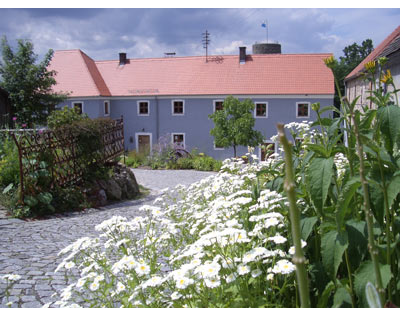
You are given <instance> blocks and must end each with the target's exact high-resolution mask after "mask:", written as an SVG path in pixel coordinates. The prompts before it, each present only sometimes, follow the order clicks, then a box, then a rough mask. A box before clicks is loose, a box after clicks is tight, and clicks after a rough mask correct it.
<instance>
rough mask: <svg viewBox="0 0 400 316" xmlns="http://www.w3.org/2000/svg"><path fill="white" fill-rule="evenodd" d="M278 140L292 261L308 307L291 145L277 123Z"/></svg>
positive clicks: (308, 299)
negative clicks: (282, 164)
mask: <svg viewBox="0 0 400 316" xmlns="http://www.w3.org/2000/svg"><path fill="white" fill-rule="evenodd" d="M277 128H278V136H279V141H280V143H281V144H282V146H283V149H284V152H285V173H286V175H285V183H284V185H283V187H284V189H285V192H286V194H287V197H288V200H289V210H290V212H289V213H290V222H291V228H292V235H293V242H294V247H295V253H294V256H293V263H294V264H295V265H296V276H297V282H298V284H299V292H300V302H301V307H303V308H309V307H310V298H309V291H308V278H307V270H306V266H305V264H306V258H305V257H304V254H303V250H302V248H301V232H300V212H299V210H298V208H297V204H296V192H295V181H294V172H293V161H292V145H291V144H290V143H289V141H288V139H287V138H286V135H285V130H284V125H283V124H278V125H277Z"/></svg>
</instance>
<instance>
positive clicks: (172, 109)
mask: <svg viewBox="0 0 400 316" xmlns="http://www.w3.org/2000/svg"><path fill="white" fill-rule="evenodd" d="M174 102H182V107H183V108H182V110H183V113H174ZM171 113H172V115H173V116H183V115H185V100H178V99H175V100H172V101H171Z"/></svg>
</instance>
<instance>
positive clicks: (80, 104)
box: [72, 101, 84, 114]
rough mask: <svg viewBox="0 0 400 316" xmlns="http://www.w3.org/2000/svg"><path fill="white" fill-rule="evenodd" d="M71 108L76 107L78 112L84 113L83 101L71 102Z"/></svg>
mask: <svg viewBox="0 0 400 316" xmlns="http://www.w3.org/2000/svg"><path fill="white" fill-rule="evenodd" d="M72 108H74V109H76V110H77V111H78V114H82V113H84V108H83V102H82V101H76V102H72Z"/></svg>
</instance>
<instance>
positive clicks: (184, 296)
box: [56, 160, 306, 307]
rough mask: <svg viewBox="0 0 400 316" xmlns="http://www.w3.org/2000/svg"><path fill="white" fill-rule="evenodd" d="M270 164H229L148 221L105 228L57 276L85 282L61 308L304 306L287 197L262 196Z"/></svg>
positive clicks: (75, 250)
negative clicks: (259, 186)
mask: <svg viewBox="0 0 400 316" xmlns="http://www.w3.org/2000/svg"><path fill="white" fill-rule="evenodd" d="M270 164H271V161H268V162H262V163H251V164H246V165H244V164H243V162H242V161H239V160H226V161H225V162H224V165H223V168H222V171H221V172H219V173H218V174H217V175H215V176H211V177H208V178H206V179H204V180H202V181H200V182H198V183H195V184H193V185H191V186H190V187H189V188H188V189H185V188H184V187H181V186H178V187H177V188H175V189H174V190H172V191H168V192H165V193H164V194H163V196H162V197H160V198H158V199H157V200H156V201H155V203H154V205H151V206H150V205H148V206H143V207H142V208H141V210H142V211H143V212H145V216H142V217H136V218H135V219H133V220H131V221H128V220H126V219H125V218H122V217H119V216H118V217H113V218H111V219H110V220H108V221H105V222H103V223H102V224H100V225H98V226H97V227H96V230H97V231H99V233H100V236H99V238H93V239H90V238H83V239H80V240H78V241H77V242H76V243H74V244H73V245H70V246H68V247H67V248H65V249H64V250H62V251H61V253H60V254H62V255H67V257H66V258H65V260H64V261H63V262H62V263H61V264H60V266H59V267H58V268H57V270H60V269H66V270H71V271H74V273H73V274H77V272H79V273H78V274H79V275H80V278H78V279H76V280H75V281H74V283H72V284H71V285H70V286H68V288H66V289H65V290H64V291H63V294H62V300H60V301H58V302H56V303H57V304H58V305H60V306H68V305H71V304H73V303H74V302H76V303H78V304H83V305H85V306H92V307H101V306H106V307H119V306H123V307H133V306H138V307H145V306H146V307H260V306H264V307H281V306H296V305H297V304H298V303H296V300H297V296H296V293H295V287H294V278H295V276H294V273H293V272H294V270H295V268H294V265H293V264H292V263H291V261H290V258H291V253H293V249H292V247H290V245H291V241H290V240H288V238H290V237H289V236H288V222H287V219H286V208H285V203H286V199H285V198H284V197H282V196H281V195H280V194H279V193H277V192H275V191H270V190H268V189H265V190H261V191H260V192H259V193H258V194H257V193H255V185H256V178H257V176H256V174H257V172H258V171H260V170H261V169H263V168H265V167H267V166H268V165H270ZM303 245H304V246H305V245H306V243H305V242H304V244H303ZM75 270H78V271H75Z"/></svg>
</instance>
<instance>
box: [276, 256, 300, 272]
mask: <svg viewBox="0 0 400 316" xmlns="http://www.w3.org/2000/svg"><path fill="white" fill-rule="evenodd" d="M295 269H296V266H295V265H294V264H293V263H291V262H289V261H288V260H286V259H282V260H279V261H278V262H277V263H276V264H275V266H274V267H273V269H272V272H273V273H281V274H290V273H292V272H293V271H294V270H295Z"/></svg>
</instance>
